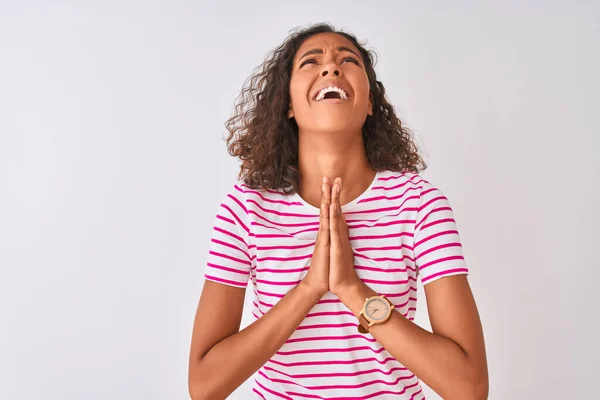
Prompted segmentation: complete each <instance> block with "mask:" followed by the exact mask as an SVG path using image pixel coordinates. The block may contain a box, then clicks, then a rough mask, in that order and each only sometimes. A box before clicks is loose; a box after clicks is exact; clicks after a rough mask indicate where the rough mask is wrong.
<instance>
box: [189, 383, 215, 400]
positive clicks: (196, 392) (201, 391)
mask: <svg viewBox="0 0 600 400" xmlns="http://www.w3.org/2000/svg"><path fill="white" fill-rule="evenodd" d="M188 391H189V393H190V399H191V400H208V399H211V398H212V397H211V395H210V393H208V390H207V388H206V385H203V384H202V383H201V382H192V381H190V382H189V383H188Z"/></svg>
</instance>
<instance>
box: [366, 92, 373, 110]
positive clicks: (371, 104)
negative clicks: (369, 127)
mask: <svg viewBox="0 0 600 400" xmlns="http://www.w3.org/2000/svg"><path fill="white" fill-rule="evenodd" d="M367 114H369V115H373V92H369V110H368V112H367Z"/></svg>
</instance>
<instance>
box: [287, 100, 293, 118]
mask: <svg viewBox="0 0 600 400" xmlns="http://www.w3.org/2000/svg"><path fill="white" fill-rule="evenodd" d="M292 118H294V110H292V103H290V105H289V108H288V119H292Z"/></svg>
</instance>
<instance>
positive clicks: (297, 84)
mask: <svg viewBox="0 0 600 400" xmlns="http://www.w3.org/2000/svg"><path fill="white" fill-rule="evenodd" d="M305 81H306V80H305V79H302V78H301V77H292V79H291V80H290V99H291V101H292V104H294V103H295V104H298V103H299V102H300V101H302V99H305V98H306V96H307V94H306V93H307V87H306V86H307V84H306V82H305Z"/></svg>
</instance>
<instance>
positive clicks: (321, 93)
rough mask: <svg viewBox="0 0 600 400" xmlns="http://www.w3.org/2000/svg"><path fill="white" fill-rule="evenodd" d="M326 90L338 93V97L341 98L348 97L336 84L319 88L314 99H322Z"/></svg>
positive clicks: (345, 98)
mask: <svg viewBox="0 0 600 400" xmlns="http://www.w3.org/2000/svg"><path fill="white" fill-rule="evenodd" d="M328 92H338V93H339V94H340V97H341V98H342V100H347V99H348V96H347V95H346V92H344V91H343V90H342V89H340V88H339V87H336V86H329V87H326V88H324V89H321V91H320V92H319V94H317V97H315V100H316V101H319V100H323V97H325V94H326V93H328Z"/></svg>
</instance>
